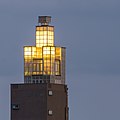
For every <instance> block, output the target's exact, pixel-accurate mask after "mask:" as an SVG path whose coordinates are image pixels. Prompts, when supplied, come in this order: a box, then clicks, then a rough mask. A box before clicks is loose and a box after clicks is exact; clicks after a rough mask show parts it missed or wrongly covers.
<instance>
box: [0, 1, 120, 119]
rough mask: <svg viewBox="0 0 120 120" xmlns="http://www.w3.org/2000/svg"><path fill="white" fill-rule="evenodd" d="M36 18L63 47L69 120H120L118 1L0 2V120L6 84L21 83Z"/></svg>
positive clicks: (6, 102) (6, 103)
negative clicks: (48, 24)
mask: <svg viewBox="0 0 120 120" xmlns="http://www.w3.org/2000/svg"><path fill="white" fill-rule="evenodd" d="M40 15H51V16H52V25H54V26H55V43H56V45H61V46H66V47H67V83H68V86H69V107H70V114H69V116H70V120H120V0H31V1H30V0H0V68H1V69H0V120H10V84H11V83H18V82H23V46H25V45H34V43H35V25H37V17H38V16H40Z"/></svg>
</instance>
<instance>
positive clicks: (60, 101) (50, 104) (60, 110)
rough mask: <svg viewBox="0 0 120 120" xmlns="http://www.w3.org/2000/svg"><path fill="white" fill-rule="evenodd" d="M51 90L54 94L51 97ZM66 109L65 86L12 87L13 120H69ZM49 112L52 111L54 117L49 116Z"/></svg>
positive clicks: (34, 85)
mask: <svg viewBox="0 0 120 120" xmlns="http://www.w3.org/2000/svg"><path fill="white" fill-rule="evenodd" d="M49 90H51V91H52V93H53V94H52V95H51V96H50V95H49V94H48V92H49ZM66 108H68V105H67V87H66V86H65V85H58V84H47V83H46V84H12V85H11V120H67V118H66V115H67V110H66ZM49 110H52V115H49V112H48V111H49Z"/></svg>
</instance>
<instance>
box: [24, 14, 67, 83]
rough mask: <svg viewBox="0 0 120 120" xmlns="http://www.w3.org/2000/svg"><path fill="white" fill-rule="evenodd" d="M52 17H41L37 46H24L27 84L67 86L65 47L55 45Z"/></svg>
mask: <svg viewBox="0 0 120 120" xmlns="http://www.w3.org/2000/svg"><path fill="white" fill-rule="evenodd" d="M50 22H51V17H50V16H39V18H38V25H37V26H36V32H35V33H36V35H35V43H36V44H35V46H24V81H25V83H56V84H65V47H59V46H55V45H54V26H51V25H49V24H50Z"/></svg>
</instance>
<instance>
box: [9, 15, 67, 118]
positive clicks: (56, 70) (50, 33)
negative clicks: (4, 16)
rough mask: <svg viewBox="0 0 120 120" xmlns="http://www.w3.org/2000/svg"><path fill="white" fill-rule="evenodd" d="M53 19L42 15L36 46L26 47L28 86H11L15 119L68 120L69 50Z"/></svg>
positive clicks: (37, 31)
mask: <svg viewBox="0 0 120 120" xmlns="http://www.w3.org/2000/svg"><path fill="white" fill-rule="evenodd" d="M50 22H51V17H50V16H39V18H38V25H37V26H36V35H35V46H24V84H12V85H11V120H68V94H67V90H68V88H67V85H66V84H65V47H60V46H55V45H54V26H51V25H49V24H50Z"/></svg>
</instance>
